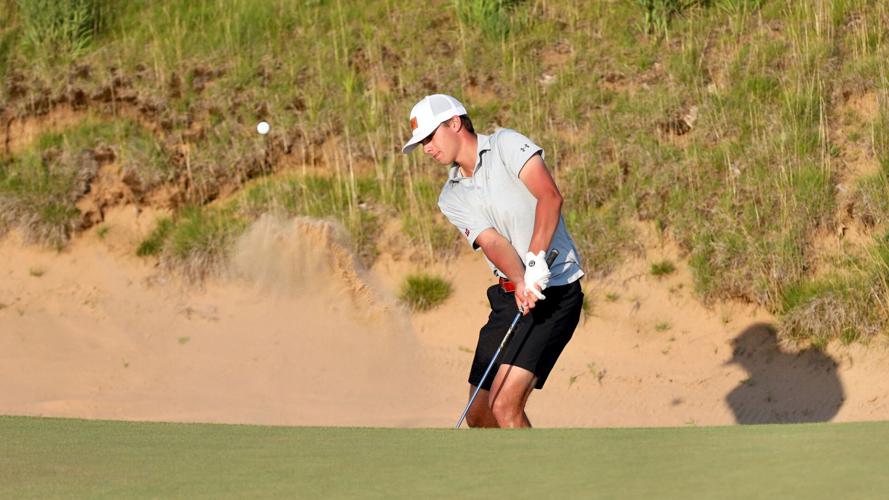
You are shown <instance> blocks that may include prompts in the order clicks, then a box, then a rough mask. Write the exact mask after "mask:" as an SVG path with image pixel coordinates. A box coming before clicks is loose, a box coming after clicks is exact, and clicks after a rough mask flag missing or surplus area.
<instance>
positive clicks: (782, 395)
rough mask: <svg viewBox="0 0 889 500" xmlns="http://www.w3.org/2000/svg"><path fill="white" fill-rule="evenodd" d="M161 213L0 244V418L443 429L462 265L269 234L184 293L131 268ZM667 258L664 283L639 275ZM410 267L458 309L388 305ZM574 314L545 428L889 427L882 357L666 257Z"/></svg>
mask: <svg viewBox="0 0 889 500" xmlns="http://www.w3.org/2000/svg"><path fill="white" fill-rule="evenodd" d="M156 215H157V214H155V213H152V212H150V211H138V210H137V209H135V208H134V207H132V206H123V207H118V208H114V209H112V210H111V211H109V212H108V213H106V214H105V223H104V227H106V228H107V232H105V233H104V234H103V235H102V236H101V237H100V236H99V233H98V232H97V231H95V230H91V231H89V232H88V233H86V234H84V235H81V236H78V237H77V238H75V239H74V240H73V241H72V243H71V244H70V245H69V247H68V248H67V249H65V250H64V251H62V252H56V251H54V250H49V249H44V248H40V247H36V246H31V245H25V244H24V243H23V242H22V240H21V238H20V237H19V235H18V234H17V233H15V232H12V233H9V234H7V235H6V236H4V237H2V239H0V414H5V415H42V416H59V417H81V418H102V419H125V420H142V421H176V422H226V423H245V424H248V423H249V424H272V425H319V426H384V427H448V426H452V425H453V424H454V422H455V421H456V419H457V417H458V416H459V414H460V412H461V411H462V409H463V406H464V405H465V401H466V398H467V395H468V384H467V383H466V373H467V371H468V367H469V363H470V361H471V359H472V349H473V348H474V346H475V339H476V335H477V332H478V329H479V327H480V326H481V325H482V323H483V322H484V321H485V318H486V317H487V313H488V310H487V304H486V299H485V288H486V287H487V286H490V285H491V284H492V283H493V279H492V277H491V274H490V271H489V270H488V268H487V266H486V265H485V264H484V262H483V261H482V258H481V256H480V255H478V254H474V253H472V252H470V251H469V250H466V251H465V252H464V253H461V254H460V255H458V256H457V257H456V258H454V259H452V260H450V261H448V262H442V263H439V264H435V265H431V266H430V265H429V264H424V263H420V262H415V261H412V260H411V259H408V258H405V257H396V254H395V253H387V252H385V251H384V253H383V254H382V255H381V256H380V257H379V259H378V260H377V262H376V264H375V265H374V267H373V268H372V269H369V270H361V269H358V268H357V267H356V265H355V263H354V262H353V259H352V258H351V255H350V254H349V252H348V250H347V249H346V248H345V246H344V245H343V244H342V243H341V241H342V238H341V236H340V234H339V231H338V230H337V228H336V227H335V226H331V225H330V224H328V223H322V222H318V221H308V220H303V219H293V220H279V219H273V218H264V219H261V220H260V221H259V222H257V223H256V224H255V225H254V226H253V227H251V228H250V230H249V231H248V232H247V233H246V234H245V236H244V237H243V238H242V240H241V241H240V242H239V243H238V245H237V246H236V249H235V251H234V253H233V255H232V258H231V266H230V268H229V269H228V270H227V272H225V273H224V274H222V275H220V276H218V277H215V278H213V279H211V280H209V281H208V282H207V283H206V284H205V285H204V286H202V287H195V286H193V285H189V284H186V283H183V282H181V281H180V280H179V279H177V278H175V277H171V276H169V275H167V274H165V273H164V272H162V270H161V269H160V268H159V267H158V266H157V265H156V262H155V260H153V259H143V258H138V257H136V256H135V255H134V253H135V252H134V249H135V245H136V244H137V243H138V241H139V239H140V238H141V237H142V236H143V235H144V234H146V233H147V231H149V230H150V228H151V227H152V221H153V220H154V217H156ZM663 258H669V259H671V260H673V261H674V262H677V263H678V270H677V272H675V273H673V274H672V275H670V276H668V277H666V278H656V277H654V276H651V275H650V273H648V268H649V266H650V263H651V262H653V261H656V260H661V259H663ZM420 270H425V271H428V272H434V273H437V274H440V275H442V276H446V277H448V278H449V279H450V280H451V282H452V284H453V286H454V293H453V295H452V296H451V298H449V299H448V301H447V302H446V303H445V304H444V305H442V306H440V307H438V308H437V309H434V310H432V311H430V312H426V313H411V312H410V311H408V310H406V309H405V308H404V307H402V306H401V305H399V304H398V302H397V300H396V298H395V297H396V296H397V293H398V288H399V286H400V283H401V280H402V279H403V278H404V277H405V276H406V275H407V274H408V273H410V272H416V271H420ZM583 285H584V289H585V293H586V295H587V299H588V304H589V308H588V309H589V311H588V312H589V314H588V315H586V316H585V318H584V319H583V320H582V322H581V325H580V326H579V327H578V329H577V331H576V333H575V336H574V338H573V340H572V341H571V343H570V344H569V345H568V347H567V348H566V351H565V353H564V354H563V356H562V358H561V359H560V360H559V363H558V364H557V365H556V368H555V370H554V372H553V373H552V375H551V376H550V379H549V381H548V382H547V385H546V387H545V388H544V389H543V390H542V391H535V392H534V394H533V395H532V396H531V399H530V401H529V405H528V414H529V416H530V418H531V420H532V422H533V423H534V424H535V425H536V426H541V427H610V426H682V425H725V424H735V423H766V422H809V421H859V420H882V419H886V418H887V417H889V377H886V374H887V372H889V363H887V361H889V350H887V348H886V346H885V344H884V343H882V342H880V341H874V342H872V343H871V344H870V345H868V346H863V345H854V346H842V345H838V344H837V345H834V344H831V345H830V346H828V348H827V349H826V351H825V352H817V351H810V350H801V349H800V348H797V347H794V346H790V345H785V344H784V343H780V342H778V341H777V340H776V336H775V333H774V326H775V325H776V320H775V318H773V317H771V316H770V315H769V314H767V313H765V312H764V311H762V310H758V309H757V308H755V307H753V306H750V305H745V304H736V303H720V304H714V305H710V306H705V305H703V304H701V303H700V302H699V300H698V299H697V298H695V296H694V294H693V292H692V280H691V275H690V273H689V271H688V269H687V268H686V267H685V265H684V263H683V261H682V259H680V258H679V256H678V255H677V253H676V251H675V249H673V248H671V247H670V246H669V245H661V244H659V243H649V244H648V245H646V253H645V255H644V256H642V257H636V258H633V259H632V260H628V261H627V262H625V263H624V264H623V265H622V266H620V267H619V269H618V270H617V271H616V272H614V273H613V274H611V275H610V276H609V277H607V278H602V279H591V278H590V279H585V280H584V282H583Z"/></svg>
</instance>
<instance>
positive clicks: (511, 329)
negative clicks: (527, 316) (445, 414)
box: [454, 311, 522, 429]
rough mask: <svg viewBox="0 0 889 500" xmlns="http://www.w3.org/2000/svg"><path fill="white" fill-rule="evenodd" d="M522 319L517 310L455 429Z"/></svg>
mask: <svg viewBox="0 0 889 500" xmlns="http://www.w3.org/2000/svg"><path fill="white" fill-rule="evenodd" d="M520 319H522V313H521V311H519V312H518V313H516V315H515V318H513V320H512V324H511V325H509V330H507V331H506V335H504V336H503V340H501V341H500V347H498V348H497V351H496V352H495V353H494V357H493V358H491V362H490V363H488V368H487V369H486V370H485V374H484V375H482V379H481V381H480V382H479V383H478V386H477V387H476V388H475V391H474V392H473V393H472V397H471V398H469V404H467V405H466V408H465V409H464V410H463V414H462V415H460V418H459V419H458V420H457V425H455V426H454V428H455V429H459V428H460V426H461V425H462V424H463V419H465V418H466V414H467V413H469V408H471V407H472V403H473V402H474V401H475V397H476V396H478V391H480V390H481V389H482V385H484V383H485V380H487V379H488V374H489V373H491V368H493V367H494V363H496V362H497V358H499V357H500V351H502V350H503V346H505V345H506V342H507V341H508V340H509V337H511V336H512V331H513V330H515V326H516V324H518V322H519V320H520Z"/></svg>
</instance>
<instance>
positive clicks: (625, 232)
mask: <svg viewBox="0 0 889 500" xmlns="http://www.w3.org/2000/svg"><path fill="white" fill-rule="evenodd" d="M7 1H8V0H7ZM72 1H73V0H72ZM84 1H85V0H84ZM15 5H16V7H17V9H16V11H17V12H16V14H11V15H9V16H8V17H7V18H6V19H7V20H6V21H3V22H2V23H0V26H3V27H0V29H2V30H3V31H0V61H2V59H3V57H2V53H3V49H2V47H3V45H2V44H3V43H7V47H9V49H8V54H9V56H8V58H7V60H8V61H10V62H13V63H15V64H16V65H17V67H19V68H21V69H20V70H21V71H22V72H23V73H25V76H26V78H25V80H26V81H27V82H28V85H25V86H24V87H25V88H24V89H19V90H20V91H21V92H20V93H23V95H21V96H15V97H14V96H12V95H8V94H5V95H4V99H5V100H6V102H7V103H8V105H7V107H8V109H9V110H10V111H13V112H17V113H22V112H28V110H29V109H32V108H29V107H28V103H31V102H34V101H35V100H37V99H38V98H40V99H44V101H45V102H53V100H54V99H55V98H58V97H59V96H58V95H56V96H49V97H45V98H43V97H40V96H41V93H45V92H47V91H46V89H52V88H56V87H58V88H62V87H65V88H68V87H75V86H82V87H84V88H94V89H96V90H102V89H103V88H111V89H113V90H114V91H115V95H117V92H123V91H126V92H131V93H133V94H135V95H136V97H135V98H134V99H135V100H134V102H135V104H133V105H132V107H133V108H135V109H136V110H137V111H138V110H142V111H139V112H141V113H143V115H142V117H143V119H145V120H147V121H150V122H151V124H152V125H153V126H154V127H155V128H156V130H157V131H158V132H157V134H158V135H157V136H158V137H160V138H162V139H163V141H161V140H160V138H159V139H158V140H157V141H156V142H157V144H158V148H159V149H158V150H157V151H159V152H158V153H150V154H149V153H146V154H147V155H148V156H150V157H153V158H160V159H162V158H163V157H164V156H165V155H166V156H168V157H169V164H170V166H171V168H170V169H169V170H166V171H159V172H157V175H153V174H152V175H149V173H148V172H146V174H145V175H146V182H148V183H149V184H151V183H154V185H163V184H174V183H175V184H176V185H177V186H183V189H185V190H186V196H185V201H187V202H189V203H191V204H194V205H203V204H206V203H208V202H211V201H213V200H216V199H218V198H223V200H222V202H221V203H218V205H220V206H226V207H227V206H228V205H227V203H232V204H235V205H236V206H234V208H232V211H231V212H226V213H227V214H228V215H227V216H228V217H233V218H237V219H238V220H241V221H243V222H246V221H249V220H251V218H252V217H255V216H257V214H259V213H261V212H263V211H267V210H281V211H285V212H286V213H291V214H304V215H311V216H315V217H334V218H336V219H338V220H340V221H341V222H342V223H343V224H344V225H345V226H346V227H347V228H349V231H350V234H352V237H353V239H354V241H355V246H356V249H357V251H358V252H359V253H360V254H361V255H362V256H363V258H364V259H365V260H366V261H370V260H372V259H373V255H374V253H375V251H376V250H375V245H376V243H375V241H376V239H377V238H378V236H379V234H380V233H381V232H382V231H381V228H383V227H384V226H385V221H386V220H387V219H390V218H393V217H396V218H398V219H400V221H401V223H402V227H403V231H404V234H405V235H406V236H407V239H408V241H409V244H411V245H415V246H418V247H420V248H422V250H423V252H424V254H425V255H426V256H427V257H429V258H432V257H433V256H440V255H442V254H443V253H447V252H449V251H452V249H453V246H454V242H455V239H456V238H455V236H456V232H455V231H454V230H453V229H452V228H450V227H449V226H448V225H447V223H446V222H444V221H443V220H442V219H441V217H440V216H439V215H437V214H436V208H435V198H436V196H437V192H438V190H439V187H440V185H441V183H442V181H443V178H444V175H445V173H444V171H443V170H442V169H438V168H437V167H433V166H431V165H432V164H431V162H428V161H427V160H426V159H424V158H423V157H422V155H420V154H414V155H412V156H403V155H401V154H400V152H399V149H400V146H401V144H402V143H403V141H404V139H405V138H406V137H407V136H408V135H409V127H408V124H407V123H406V121H407V120H406V117H407V113H408V111H409V109H410V107H411V105H412V104H413V103H414V102H416V100H417V99H419V98H420V97H422V96H423V95H425V94H428V93H432V92H447V93H450V94H453V95H455V96H456V97H458V98H460V99H461V100H463V101H464V103H465V104H466V105H467V106H468V108H469V112H470V115H472V117H473V119H474V122H475V124H476V125H477V128H478V129H479V130H480V131H482V132H489V131H491V130H493V129H494V128H496V127H498V126H508V127H511V128H516V129H518V130H520V131H522V132H523V133H525V134H527V135H529V136H530V137H532V138H533V139H534V140H535V141H536V142H537V143H539V144H541V145H542V146H543V147H544V148H545V149H546V152H547V156H546V159H547V164H548V165H549V166H550V167H551V168H552V169H553V171H554V172H555V175H556V178H557V181H558V182H559V184H560V187H561V188H562V191H563V193H564V194H565V199H566V204H565V207H564V213H565V217H566V220H567V222H568V224H569V227H570V229H571V231H572V233H573V234H574V236H575V238H576V239H577V240H578V241H577V242H578V245H579V246H580V248H581V250H582V253H583V257H584V262H585V266H586V268H587V271H588V274H590V275H595V274H597V273H605V272H608V271H609V270H610V269H613V268H614V267H615V266H616V265H618V263H619V262H620V260H621V259H623V258H626V257H627V256H629V255H632V253H633V252H634V250H635V249H637V248H639V246H640V243H639V242H638V241H636V240H637V235H636V234H635V231H634V228H635V227H636V226H637V225H638V224H640V223H642V224H650V225H653V226H654V227H655V228H656V229H657V230H658V231H659V232H660V235H661V236H662V237H665V238H671V239H673V240H674V241H676V242H677V243H678V244H679V246H680V248H681V250H682V251H683V252H684V254H685V255H687V258H688V260H689V265H690V269H691V271H692V274H693V276H694V279H695V285H696V290H697V292H698V293H699V295H700V297H701V298H702V299H704V300H707V301H709V300H723V299H741V300H746V301H751V302H755V303H759V304H762V305H763V306H765V307H767V308H768V309H769V310H771V311H773V312H776V313H784V312H786V314H788V315H792V314H794V313H792V310H795V309H794V308H795V307H796V306H794V307H790V308H788V307H787V306H786V304H787V300H786V299H787V296H788V295H789V294H794V293H797V292H795V291H794V290H798V289H799V288H800V287H801V286H802V287H804V286H805V285H804V284H805V283H808V281H809V280H810V278H811V269H812V268H813V264H814V262H815V261H816V260H817V257H818V255H816V251H815V249H814V248H815V246H814V245H813V244H812V242H813V241H814V239H815V238H816V237H818V235H820V234H829V233H832V232H833V230H834V229H835V228H836V225H837V212H838V209H839V207H838V206H837V205H838V202H837V199H836V191H837V184H838V182H839V179H842V178H843V176H844V175H846V170H845V169H846V166H845V165H844V163H843V158H844V151H842V150H841V144H838V143H837V141H836V129H835V127H836V116H835V114H836V110H837V107H838V106H839V105H840V104H841V103H842V101H843V99H845V97H844V96H846V95H849V94H850V93H851V94H856V93H858V94H860V93H864V92H876V93H879V94H880V102H881V103H883V104H882V105H883V106H884V107H885V102H886V100H885V91H884V89H885V88H886V74H887V71H886V63H885V61H886V60H887V56H889V53H887V52H889V50H887V44H886V39H885V33H886V28H887V19H889V15H887V14H889V11H887V9H889V7H886V6H885V5H884V4H883V3H882V2H869V1H866V0H834V1H827V0H818V1H813V2H805V1H802V0H793V1H787V2H765V1H761V0H712V1H703V0H701V1H693V0H688V1H667V0H657V1H647V0H645V1H637V2H593V3H588V4H577V3H573V2H567V1H564V0H553V1H547V2H520V1H505V0H503V1H498V0H459V1H458V0H453V1H451V2H443V3H442V2H439V3H437V4H436V3H433V4H422V5H417V6H416V8H411V9H404V8H402V7H400V6H397V5H395V4H393V3H392V2H376V1H373V2H365V3H364V4H360V5H359V4H355V3H353V2H344V1H336V0H329V1H315V2H289V1H284V0H262V1H259V0H231V1H222V0H206V1H201V2H192V1H186V0H171V1H167V2H127V3H123V2H121V3H115V4H113V5H114V6H115V8H114V9H113V12H112V13H111V14H113V15H107V16H100V17H101V19H103V20H102V21H101V22H100V25H101V26H102V27H101V29H99V30H98V31H96V30H93V31H92V35H90V36H89V37H88V43H84V44H82V45H78V47H81V48H79V49H77V50H76V51H75V52H76V53H77V55H76V57H74V59H75V60H76V61H77V63H78V64H86V65H89V66H91V67H92V68H93V71H92V72H91V73H90V75H91V76H89V77H88V78H82V79H74V80H71V79H70V75H69V73H68V70H66V69H64V68H63V67H62V66H54V65H52V64H45V65H44V66H45V67H46V68H49V69H47V70H46V71H44V72H43V73H41V72H40V71H37V70H36V69H35V70H33V71H32V69H31V67H30V66H28V65H25V64H20V63H22V62H23V61H25V55H26V54H36V52H34V51H35V50H36V49H35V48H34V46H33V43H32V42H28V41H27V40H28V39H27V38H26V37H25V35H24V34H23V32H24V30H25V28H26V26H27V23H26V21H25V17H26V16H30V15H31V14H26V15H23V14H22V13H23V12H25V11H24V10H23V9H24V8H23V7H21V5H20V3H16V4H15ZM60 5H61V4H60ZM65 5H69V4H65ZM71 5H74V4H71ZM77 5H81V4H80V3H77ZM84 5H86V3H84ZM96 5H97V4H96ZM102 5H105V4H102ZM109 5H110V4H109ZM442 6H445V7H447V8H442ZM34 15H37V14H34ZM93 25H94V24H93ZM4 33H5V35H4ZM430 33H432V34H434V36H433V37H432V38H430ZM3 36H6V37H7V38H6V40H7V42H4V41H3V40H4V39H3V38H2V37H3ZM85 39H86V38H85ZM418 40H422V41H424V43H418ZM35 57H41V56H35ZM45 61H49V58H48V56H46V58H45ZM111 66H113V67H114V68H115V69H114V70H112V68H111ZM121 75H123V76H121ZM41 79H44V80H45V81H43V83H40V82H41ZM115 79H118V80H124V83H125V85H123V84H120V82H118V84H120V85H123V87H125V88H123V89H118V88H117V87H115V83H114V81H115ZM53 82H62V83H58V84H55V87H54V86H53ZM90 86H92V87H90ZM67 91H70V88H68V90H67ZM58 92H62V90H58ZM103 105H105V104H104V103H103ZM108 105H109V106H113V105H114V102H112V103H111V104H108ZM147 108H150V109H151V111H150V112H149V111H144V109H147ZM689 116H693V118H688V117H689ZM880 116H881V118H880V119H879V120H877V121H876V122H875V123H872V124H866V125H864V126H863V127H862V131H861V134H862V135H863V136H865V138H864V139H862V141H865V142H867V143H868V144H871V145H872V147H873V151H874V154H875V156H876V157H877V158H878V159H879V160H880V161H881V162H883V167H882V169H883V172H882V173H881V175H880V176H875V177H872V178H869V179H862V180H859V181H856V182H854V183H852V184H853V185H854V190H855V192H854V194H853V196H852V199H853V200H855V209H854V212H855V214H856V217H858V220H860V221H861V222H862V223H863V224H864V225H865V226H866V227H865V229H866V230H867V231H877V232H879V231H882V230H884V229H885V227H884V225H885V223H886V222H887V220H889V219H887V216H889V205H887V203H886V202H885V200H886V199H887V196H886V193H887V188H886V185H887V183H886V177H887V172H889V167H887V166H886V165H889V160H886V158H887V157H889V155H886V154H885V151H886V150H887V146H886V144H889V139H886V137H887V132H886V131H887V130H889V127H887V125H886V123H887V121H886V119H885V116H886V115H885V113H882V114H881V115H880ZM259 119H265V120H267V121H269V122H270V123H271V124H272V129H273V132H272V133H271V134H270V135H269V136H267V137H266V138H264V139H261V138H259V137H257V136H256V135H255V134H254V133H253V132H252V130H253V126H254V125H255V123H256V122H257V121H258V120H259ZM685 120H688V121H687V122H686V121H685ZM677 124H679V126H677ZM682 124H685V125H682ZM161 142H163V145H162V147H161V145H160V144H161ZM141 150H142V151H150V150H151V148H149V147H144V148H141ZM12 161H13V162H14V163H15V164H18V162H20V161H22V160H21V159H14V160H12ZM154 161H155V160H151V162H154ZM157 161H161V162H162V160H157ZM137 163H138V162H137ZM10 165H11V164H10ZM282 165H287V168H288V169H289V172H288V173H286V174H285V175H273V176H269V174H271V173H272V171H273V170H274V169H275V168H282V167H281V166H282ZM10 168H11V167H9V166H7V167H6V170H5V171H6V172H9V171H10ZM7 175H8V174H7ZM152 179H153V180H152ZM232 193H238V194H237V195H236V196H235V197H234V198H235V199H236V200H235V201H232V200H233V199H232V198H230V197H229V195H231V194H232ZM214 206H216V204H214ZM185 220H190V219H189V218H188V217H185V218H180V219H177V221H179V222H176V224H177V225H178V224H180V223H182V222H181V221H185ZM202 241H204V240H202ZM206 241H210V240H206ZM213 241H216V240H213ZM215 244H216V243H213V245H215ZM165 248H166V247H165ZM170 255H173V254H170ZM816 288H817V287H816ZM850 297H851V296H850ZM844 300H845V299H844ZM793 303H794V304H802V303H803V302H799V301H797V302H793ZM837 303H839V302H837ZM842 303H843V304H844V305H843V307H844V308H847V309H848V310H849V311H851V310H853V309H856V308H859V306H856V305H855V304H854V301H852V300H845V301H844V302H842ZM850 314H851V313H850Z"/></svg>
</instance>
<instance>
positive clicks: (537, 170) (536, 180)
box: [504, 154, 562, 272]
mask: <svg viewBox="0 0 889 500" xmlns="http://www.w3.org/2000/svg"><path fill="white" fill-rule="evenodd" d="M519 179H520V180H521V181H522V183H524V184H525V187H527V188H528V191H530V192H531V194H532V195H533V196H534V197H535V198H537V210H536V212H535V213H534V232H533V233H532V235H531V245H530V246H529V247H528V251H529V252H531V253H533V254H537V253H539V252H544V253H546V252H547V251H549V245H550V243H552V239H553V234H554V233H555V232H556V228H557V227H558V226H559V214H560V213H561V210H562V194H561V193H560V192H559V188H558V187H557V186H556V182H555V181H554V180H553V178H552V175H550V173H549V170H548V169H547V168H546V165H545V164H544V163H543V158H541V157H540V155H539V154H538V155H534V156H532V157H531V158H529V159H528V161H527V162H525V166H524V167H523V168H522V170H521V172H519ZM504 272H505V271H504Z"/></svg>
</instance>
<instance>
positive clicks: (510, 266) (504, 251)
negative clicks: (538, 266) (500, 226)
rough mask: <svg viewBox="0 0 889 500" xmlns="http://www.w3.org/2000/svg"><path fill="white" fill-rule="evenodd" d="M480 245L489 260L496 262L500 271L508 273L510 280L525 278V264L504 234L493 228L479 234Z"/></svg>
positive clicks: (515, 280)
mask: <svg viewBox="0 0 889 500" xmlns="http://www.w3.org/2000/svg"><path fill="white" fill-rule="evenodd" d="M479 239H480V240H482V241H480V242H479V247H481V249H482V251H483V252H485V256H486V257H487V258H488V260H490V261H491V263H492V264H494V265H495V266H496V267H497V269H499V270H500V272H502V273H504V274H506V277H507V278H509V280H510V281H514V282H519V281H522V280H523V279H524V276H525V265H524V264H522V259H521V258H520V257H519V255H518V254H517V253H516V251H515V248H513V247H512V244H511V243H510V242H509V240H507V239H506V238H505V237H504V236H503V235H502V234H500V233H498V232H497V231H495V230H493V229H489V230H487V231H485V232H484V233H483V234H481V235H479Z"/></svg>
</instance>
